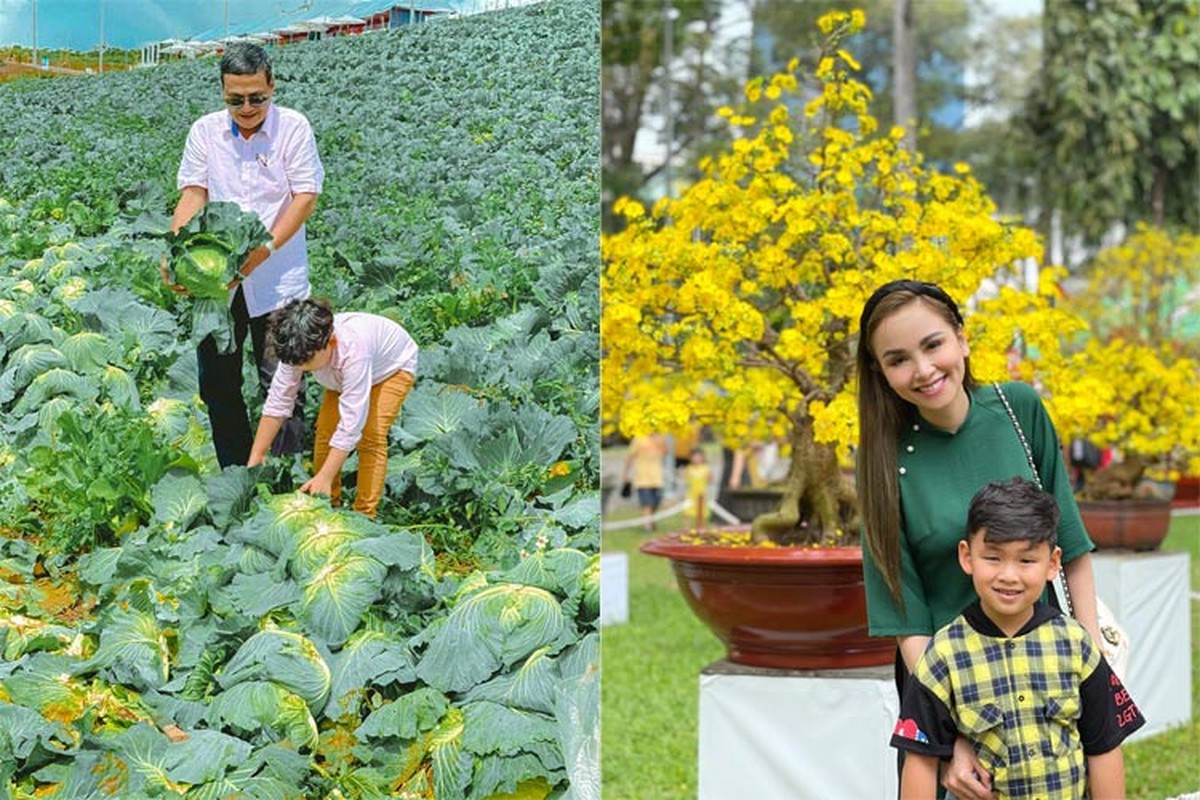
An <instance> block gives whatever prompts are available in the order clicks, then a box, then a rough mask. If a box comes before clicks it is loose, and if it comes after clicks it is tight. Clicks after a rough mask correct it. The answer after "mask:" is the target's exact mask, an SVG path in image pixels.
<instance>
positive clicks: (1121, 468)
mask: <svg viewBox="0 0 1200 800" xmlns="http://www.w3.org/2000/svg"><path fill="white" fill-rule="evenodd" d="M1145 471H1146V459H1144V458H1142V457H1141V456H1129V457H1127V458H1126V459H1125V460H1124V461H1122V462H1121V463H1120V464H1112V465H1110V466H1107V467H1105V468H1104V469H1101V470H1097V471H1096V472H1093V473H1092V474H1091V475H1090V476H1088V479H1087V483H1085V484H1084V485H1083V489H1082V490H1081V491H1080V492H1079V499H1080V500H1128V499H1130V498H1132V497H1136V496H1137V487H1138V482H1139V481H1140V480H1141V479H1142V473H1144V472H1145Z"/></svg>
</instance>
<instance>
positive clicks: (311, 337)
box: [267, 298, 333, 366]
mask: <svg viewBox="0 0 1200 800" xmlns="http://www.w3.org/2000/svg"><path fill="white" fill-rule="evenodd" d="M332 335H333V309H332V308H330V306H329V303H328V302H327V301H325V300H314V299H312V298H309V299H307V300H289V301H288V302H287V304H286V305H285V306H283V307H282V308H278V309H276V310H275V311H272V312H271V316H270V317H269V318H268V320H267V339H268V341H269V342H270V347H271V350H272V352H274V353H275V357H276V358H277V359H279V360H280V361H282V362H283V363H284V364H289V365H292V366H295V365H297V364H303V363H304V362H305V361H308V360H309V359H310V358H312V357H313V356H314V355H316V354H317V351H319V350H321V349H322V348H323V347H325V345H327V344H329V337H330V336H332Z"/></svg>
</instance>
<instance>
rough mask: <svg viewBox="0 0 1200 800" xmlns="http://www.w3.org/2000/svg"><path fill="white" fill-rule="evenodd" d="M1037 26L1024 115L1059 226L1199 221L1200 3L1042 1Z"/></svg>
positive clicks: (1080, 229) (1090, 237) (1093, 233)
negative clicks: (1039, 57) (1039, 42)
mask: <svg viewBox="0 0 1200 800" xmlns="http://www.w3.org/2000/svg"><path fill="white" fill-rule="evenodd" d="M1043 30H1044V38H1045V47H1044V50H1043V66H1042V75H1041V81H1040V82H1039V84H1038V86H1037V87H1036V90H1035V91H1034V93H1033V94H1032V96H1031V97H1030V101H1029V107H1028V110H1027V112H1026V120H1027V124H1028V125H1029V128H1030V130H1031V131H1032V133H1033V135H1034V136H1035V137H1036V140H1037V155H1038V159H1039V162H1040V180H1041V189H1040V191H1041V194H1042V195H1043V196H1044V197H1045V198H1047V199H1048V200H1049V201H1050V203H1052V204H1053V206H1054V208H1056V209H1057V210H1058V211H1060V212H1061V213H1062V219H1063V224H1064V228H1066V229H1067V230H1068V232H1071V233H1078V234H1081V235H1082V236H1083V237H1084V238H1085V240H1087V241H1089V242H1095V241H1097V240H1099V238H1100V237H1101V236H1102V235H1103V234H1104V233H1105V232H1107V231H1108V230H1110V229H1111V228H1112V227H1113V225H1114V224H1116V223H1125V224H1126V225H1129V224H1130V223H1133V222H1136V221H1139V220H1145V221H1149V222H1151V223H1152V224H1154V225H1158V226H1161V225H1164V224H1168V223H1177V224H1185V225H1189V226H1196V225H1200V197H1198V196H1197V192H1198V191H1200V188H1198V187H1200V164H1198V163H1197V150H1198V148H1200V2H1197V0H1106V1H1105V2H1095V0H1046V7H1045V13H1044V15H1043Z"/></svg>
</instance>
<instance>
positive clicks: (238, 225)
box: [167, 201, 271, 299]
mask: <svg viewBox="0 0 1200 800" xmlns="http://www.w3.org/2000/svg"><path fill="white" fill-rule="evenodd" d="M270 240H271V234H270V232H269V231H267V228H266V226H265V225H263V223H262V220H260V219H259V218H258V215H257V214H255V213H254V212H252V211H243V210H242V209H241V207H240V206H239V205H238V204H237V203H233V202H228V201H216V202H212V203H209V204H207V205H206V206H204V208H202V209H200V211H199V212H198V213H197V214H196V215H195V216H194V217H192V218H191V220H189V221H188V223H187V224H186V225H184V226H183V227H182V228H181V229H180V230H179V231H178V232H177V233H174V234H168V235H167V245H168V246H169V247H170V255H169V258H168V260H169V263H170V266H171V269H172V270H173V271H174V276H173V277H174V279H175V282H176V283H178V284H181V285H182V286H183V287H184V288H186V289H187V290H188V291H189V292H191V293H192V295H193V296H194V297H201V298H210V299H225V298H226V297H228V294H229V292H228V290H227V289H226V288H225V287H226V286H227V285H228V283H229V282H230V281H231V280H233V277H234V274H235V273H236V272H237V269H238V267H240V266H241V265H242V264H243V263H244V262H245V260H246V256H248V255H249V254H250V251H251V250H253V249H254V248H256V247H258V246H259V245H263V244H266V243H267V242H269V241H270Z"/></svg>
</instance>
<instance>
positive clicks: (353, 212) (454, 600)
mask: <svg viewBox="0 0 1200 800" xmlns="http://www.w3.org/2000/svg"><path fill="white" fill-rule="evenodd" d="M272 55H273V59H274V62H275V75H276V101H277V102H278V103H279V104H280V105H284V106H288V107H292V108H296V109H298V110H300V111H302V112H303V113H304V114H306V115H307V116H308V117H309V119H310V121H311V122H312V124H313V128H314V131H315V133H316V136H317V143H318V148H319V150H320V153H321V157H322V160H323V162H324V164H325V168H326V178H325V191H324V194H323V195H322V197H321V200H320V203H319V205H318V208H317V211H316V213H315V214H314V216H313V218H312V219H311V220H310V223H309V226H308V238H309V253H310V259H311V262H312V279H313V283H314V287H315V293H316V294H317V295H319V296H324V297H328V298H329V299H330V300H331V302H332V303H333V304H334V306H335V308H337V309H353V310H365V311H371V312H374V313H380V314H384V315H387V316H391V317H393V318H395V319H397V320H398V321H400V322H401V323H402V324H403V325H404V326H405V327H406V328H407V329H408V330H409V331H410V332H411V333H412V334H413V336H414V338H416V339H417V341H418V342H419V343H420V344H421V347H422V352H421V367H420V373H421V374H420V377H419V380H418V382H417V384H416V386H415V388H414V389H413V391H412V393H411V394H410V395H409V398H408V400H407V402H406V403H405V405H404V409H403V411H402V413H401V416H400V418H399V420H398V421H397V424H396V426H395V428H394V429H393V431H392V449H391V452H392V461H391V464H390V469H389V475H388V492H387V497H386V498H385V500H384V502H383V503H382V504H381V506H380V509H379V516H378V518H377V519H376V520H369V519H367V518H366V517H363V516H361V515H357V514H354V513H352V512H349V511H342V510H338V509H332V508H330V507H329V505H328V502H327V501H326V500H325V499H323V498H314V497H309V496H307V495H302V494H298V493H295V492H293V488H294V486H295V485H297V484H296V480H297V478H298V476H299V475H301V474H302V472H303V470H304V469H305V466H304V465H297V464H294V463H292V462H290V461H285V460H284V459H275V460H270V461H268V462H267V464H265V465H263V466H262V467H256V468H254V469H249V470H248V469H246V468H241V467H234V468H229V469H226V470H225V471H223V472H222V471H219V470H218V468H217V466H216V459H215V455H214V452H213V448H212V445H211V440H210V437H209V434H208V431H207V418H206V415H205V413H204V409H203V406H202V405H201V403H200V400H199V398H198V392H197V386H196V361H195V353H194V342H193V341H192V338H193V334H194V333H196V332H195V331H193V330H192V326H193V324H194V322H193V320H194V319H195V317H194V315H193V313H192V309H191V307H190V306H189V303H190V302H192V301H190V300H188V299H186V298H180V297H177V296H175V295H174V294H172V293H171V292H170V291H169V290H168V289H167V288H166V287H165V286H163V284H162V282H161V279H160V277H159V270H158V264H159V260H160V259H161V257H162V255H163V254H164V253H165V252H166V251H167V246H168V245H167V242H166V241H165V239H164V237H163V236H162V235H161V231H162V229H163V227H164V225H165V224H166V221H167V219H168V218H169V215H170V212H171V210H172V209H173V206H174V201H175V199H176V197H177V196H178V195H177V193H176V191H175V189H174V179H175V171H176V169H177V167H178V163H179V158H180V155H181V153H182V148H183V141H184V138H185V137H186V134H187V130H188V126H189V125H190V123H191V122H192V120H194V119H195V118H196V117H198V116H200V115H201V114H203V113H206V112H208V111H211V110H214V109H216V108H218V107H220V102H221V96H220V91H219V78H218V70H217V64H216V61H215V60H213V59H205V60H199V61H195V62H178V63H172V64H165V65H161V66H159V67H156V68H152V69H144V70H137V71H132V72H122V73H108V74H105V75H104V76H101V77H81V78H64V79H56V80H45V81H36V82H18V83H9V84H5V85H3V86H0V108H3V109H4V113H3V114H0V798H33V797H39V798H47V797H50V798H113V797H116V798H122V799H123V800H129V799H135V800H136V798H152V797H153V798H157V797H186V798H214V799H215V798H225V797H239V798H273V799H274V798H280V799H282V798H382V797H401V798H433V797H437V798H441V799H443V800H448V799H451V798H471V799H475V798H480V799H482V798H520V799H522V800H541V799H542V798H565V797H574V798H580V799H581V800H582V798H595V797H598V796H599V785H598V780H599V778H598V775H599V769H598V752H597V750H598V745H599V733H598V726H599V720H598V708H599V634H598V612H599V608H598V606H599V555H598V550H599V493H598V491H597V488H598V483H599V480H598V476H599V431H598V426H597V417H598V402H599V389H598V348H599V342H598V312H599V296H598V263H599V253H598V227H597V226H598V204H599V167H598V164H599V160H598V152H599V85H598V75H599V8H598V3H596V2H594V0H548V2H544V3H541V4H537V5H531V6H525V7H521V8H519V9H514V10H510V11H504V12H495V13H490V14H484V15H478V16H474V17H467V18H461V19H451V20H440V21H435V22H431V23H429V24H425V25H420V26H416V27H415V28H414V29H412V30H406V31H400V32H388V33H374V34H369V35H365V36H361V37H354V38H352V39H340V40H339V39H328V40H325V41H322V42H313V43H304V44H299V45H288V46H286V47H282V48H276V49H275V50H274V51H273V53H272ZM311 383H312V382H311V381H310V384H311ZM246 385H247V391H250V387H251V386H252V385H253V381H251V380H247V382H246ZM310 391H311V392H312V395H311V396H310V398H309V404H308V406H307V408H308V410H309V411H308V413H309V416H310V427H311V422H312V418H313V417H314V416H315V409H316V407H317V396H318V395H317V390H316V388H315V387H313V386H310ZM252 405H253V407H254V408H257V407H258V406H259V405H260V402H259V401H258V400H257V398H255V400H254V402H253V403H252ZM310 435H311V432H310ZM309 452H311V450H310V451H309ZM353 465H354V461H353V458H351V460H350V461H349V462H348V466H347V469H348V472H347V476H346V484H347V487H348V491H352V490H353V489H352V487H353V474H352V472H353Z"/></svg>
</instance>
